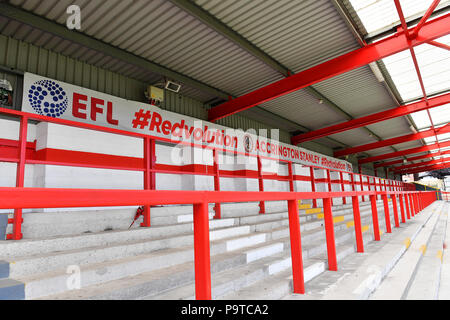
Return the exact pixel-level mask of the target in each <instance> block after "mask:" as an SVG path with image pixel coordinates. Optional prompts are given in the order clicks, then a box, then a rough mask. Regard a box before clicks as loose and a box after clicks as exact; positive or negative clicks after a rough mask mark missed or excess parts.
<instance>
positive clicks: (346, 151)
mask: <svg viewBox="0 0 450 320" xmlns="http://www.w3.org/2000/svg"><path fill="white" fill-rule="evenodd" d="M449 132H450V124H449V123H447V124H446V125H445V126H443V127H441V128H439V129H430V130H427V131H422V132H418V133H413V134H407V135H404V136H400V137H395V138H391V139H385V140H383V141H378V142H374V143H369V144H365V145H362V146H358V147H354V148H348V149H344V150H339V151H336V152H335V153H334V156H335V157H343V156H346V155H349V154H354V153H358V152H363V151H368V150H373V149H378V148H383V147H388V146H391V145H394V144H400V143H404V142H409V141H415V140H420V139H424V138H428V137H432V136H434V135H440V134H444V133H449Z"/></svg>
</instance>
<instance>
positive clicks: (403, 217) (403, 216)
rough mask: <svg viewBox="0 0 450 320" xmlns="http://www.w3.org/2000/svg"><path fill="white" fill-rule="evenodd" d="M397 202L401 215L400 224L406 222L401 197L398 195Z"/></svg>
mask: <svg viewBox="0 0 450 320" xmlns="http://www.w3.org/2000/svg"><path fill="white" fill-rule="evenodd" d="M398 201H399V202H400V212H401V214H402V223H405V222H406V215H405V205H404V204H403V195H402V194H399V195H398Z"/></svg>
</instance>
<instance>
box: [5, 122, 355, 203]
mask: <svg viewBox="0 0 450 320" xmlns="http://www.w3.org/2000/svg"><path fill="white" fill-rule="evenodd" d="M28 127H29V130H28V137H27V140H28V141H30V142H32V141H34V140H36V148H37V150H43V149H46V148H52V149H62V150H73V151H80V152H92V153H100V154H105V155H115V156H127V157H136V158H142V157H143V140H142V139H141V138H134V137H127V136H122V135H116V134H111V133H105V132H98V131H92V130H86V129H80V128H74V127H68V126H62V125H57V124H52V123H39V124H37V125H34V124H29V126H28ZM0 138H4V139H11V140H18V138H19V122H18V121H10V120H0ZM156 156H157V160H156V161H157V163H158V164H167V165H177V166H182V165H190V164H207V165H209V166H212V165H213V163H214V161H213V152H212V151H211V150H202V149H194V150H192V149H191V148H190V147H186V146H175V147H174V146H173V145H167V144H159V143H158V144H157V145H156ZM219 163H220V169H221V170H229V171H237V170H251V171H257V170H258V165H257V159H256V158H254V157H245V156H242V155H239V156H233V155H230V154H226V155H223V154H219ZM262 170H263V172H265V173H277V174H279V175H282V176H288V175H289V172H288V166H287V165H286V164H283V163H278V162H276V161H274V160H266V159H262ZM25 173H26V175H25V186H26V187H44V188H83V189H136V190H140V189H143V173H142V172H138V171H126V170H111V169H95V168H81V167H70V166H54V165H27V166H26V171H25ZM314 173H315V178H316V179H324V178H325V179H326V178H327V174H326V170H323V169H315V170H314ZM293 174H294V175H302V176H308V177H309V174H310V169H309V167H303V166H302V165H299V164H294V165H293ZM15 176H16V164H10V163H3V162H0V187H14V186H15V179H16V177H15ZM339 178H340V176H339V173H337V172H331V179H332V180H339ZM344 178H345V179H346V180H349V176H348V175H347V174H345V175H344ZM356 179H358V178H357V177H356ZM220 184H221V186H220V187H221V190H223V191H235V190H236V191H258V190H259V187H258V179H256V178H252V179H243V178H223V177H222V178H220ZM156 188H157V189H159V190H214V178H213V177H212V176H201V175H176V174H159V173H158V174H156ZM358 188H359V187H358V186H357V190H359V189H358ZM264 190H265V191H289V182H287V181H276V180H268V179H266V180H264ZM294 190H295V191H298V192H302V191H305V192H309V191H312V189H311V183H310V182H309V181H295V183H294ZM341 190H342V187H341V185H340V184H333V185H332V191H341ZM345 190H349V191H350V190H352V189H351V186H350V185H348V186H346V187H345ZM316 191H328V184H327V183H317V184H316ZM350 200H351V199H350V198H348V203H350ZM334 203H335V204H340V203H342V199H336V200H335V202H334Z"/></svg>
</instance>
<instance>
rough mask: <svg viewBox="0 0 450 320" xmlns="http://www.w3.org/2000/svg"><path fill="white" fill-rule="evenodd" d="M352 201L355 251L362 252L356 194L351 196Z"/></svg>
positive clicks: (362, 242) (362, 245) (359, 215)
mask: <svg viewBox="0 0 450 320" xmlns="http://www.w3.org/2000/svg"><path fill="white" fill-rule="evenodd" d="M352 203H353V221H354V224H355V239H356V251H357V252H360V253H363V252H364V241H363V236H362V227H361V214H360V211H359V201H358V197H357V196H354V197H352Z"/></svg>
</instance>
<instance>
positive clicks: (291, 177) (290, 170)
mask: <svg viewBox="0 0 450 320" xmlns="http://www.w3.org/2000/svg"><path fill="white" fill-rule="evenodd" d="M288 173H289V191H291V192H294V168H293V167H292V162H291V161H289V162H288Z"/></svg>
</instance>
